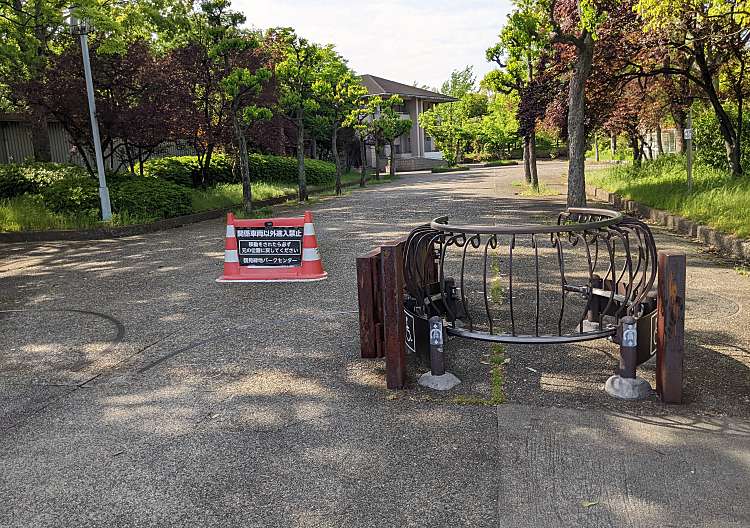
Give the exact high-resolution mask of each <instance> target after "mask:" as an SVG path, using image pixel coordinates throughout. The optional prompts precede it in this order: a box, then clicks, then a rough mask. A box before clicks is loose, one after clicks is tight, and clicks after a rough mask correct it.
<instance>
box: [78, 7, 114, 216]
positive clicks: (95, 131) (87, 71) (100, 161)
mask: <svg viewBox="0 0 750 528" xmlns="http://www.w3.org/2000/svg"><path fill="white" fill-rule="evenodd" d="M89 31H91V27H90V26H89V25H88V23H86V22H85V21H79V20H78V19H77V18H75V17H74V16H72V15H71V17H70V32H71V33H72V34H73V35H79V37H80V39H81V54H82V55H83V72H84V75H85V77H86V93H87V95H88V100H89V116H90V118H91V135H92V137H93V143H94V154H95V155H96V172H97V173H98V174H99V199H100V200H101V204H102V220H105V221H108V220H111V219H112V206H111V205H110V202H109V189H107V178H106V177H105V176H104V158H103V156H102V144H101V139H100V138H99V123H98V122H97V120H96V102H95V101H94V81H93V79H92V77H91V61H90V59H89V41H88V33H89Z"/></svg>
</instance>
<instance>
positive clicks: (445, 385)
mask: <svg viewBox="0 0 750 528" xmlns="http://www.w3.org/2000/svg"><path fill="white" fill-rule="evenodd" d="M459 383H461V380H460V379H458V378H457V377H456V376H454V375H453V374H451V373H450V372H446V373H445V374H443V375H442V376H433V374H432V372H431V371H430V372H425V373H424V374H422V375H421V376H419V384H420V385H422V386H423V387H427V388H428V389H434V390H439V391H447V390H451V389H452V388H453V387H455V386H456V385H458V384H459Z"/></svg>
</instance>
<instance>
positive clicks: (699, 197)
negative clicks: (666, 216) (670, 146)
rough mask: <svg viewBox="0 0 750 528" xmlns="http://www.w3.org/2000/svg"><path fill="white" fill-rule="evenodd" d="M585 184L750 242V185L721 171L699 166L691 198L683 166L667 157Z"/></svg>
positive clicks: (607, 172) (598, 175) (596, 175)
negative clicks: (747, 238)
mask: <svg viewBox="0 0 750 528" xmlns="http://www.w3.org/2000/svg"><path fill="white" fill-rule="evenodd" d="M586 181H587V182H588V183H590V184H592V185H596V186H597V187H601V188H603V189H607V190H609V191H611V192H616V193H618V194H621V195H622V196H624V197H626V198H629V199H631V200H635V201H637V202H641V203H643V204H646V205H650V206H652V207H656V208H657V209H664V210H666V211H670V212H672V213H675V214H678V215H680V216H684V217H685V218H689V219H690V220H693V221H695V222H700V223H702V224H706V225H709V226H711V227H713V228H716V229H719V230H721V231H724V232H727V233H732V234H735V235H737V236H739V237H750V180H748V179H747V178H742V179H740V180H732V179H731V178H730V177H729V175H728V174H727V173H725V172H723V171H720V170H717V169H714V168H710V167H705V166H700V165H698V166H696V167H695V170H694V171H693V192H692V193H688V192H687V170H686V168H685V160H684V159H683V158H681V157H678V156H665V157H663V158H660V159H658V160H656V161H651V162H645V163H644V164H643V165H642V167H641V168H635V167H632V166H630V165H627V166H617V167H613V168H610V169H603V170H596V171H591V172H589V173H588V174H587V175H586Z"/></svg>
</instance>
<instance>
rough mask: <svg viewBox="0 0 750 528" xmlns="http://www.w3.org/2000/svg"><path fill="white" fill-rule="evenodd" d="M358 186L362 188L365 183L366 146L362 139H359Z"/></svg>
mask: <svg viewBox="0 0 750 528" xmlns="http://www.w3.org/2000/svg"><path fill="white" fill-rule="evenodd" d="M359 158H360V159H359V170H360V174H359V186H360V187H364V186H365V184H366V183H367V146H366V145H365V140H364V138H359Z"/></svg>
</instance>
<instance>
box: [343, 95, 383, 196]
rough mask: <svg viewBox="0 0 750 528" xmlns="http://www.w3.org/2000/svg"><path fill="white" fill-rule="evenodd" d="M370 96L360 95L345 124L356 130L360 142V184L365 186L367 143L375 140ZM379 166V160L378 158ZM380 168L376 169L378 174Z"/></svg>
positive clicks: (373, 109)
mask: <svg viewBox="0 0 750 528" xmlns="http://www.w3.org/2000/svg"><path fill="white" fill-rule="evenodd" d="M371 99H372V98H370V97H366V94H363V95H362V96H360V97H359V99H358V101H357V104H356V107H355V108H354V109H353V110H352V111H351V112H350V113H349V115H347V116H346V118H345V119H344V121H343V126H345V127H349V128H351V129H352V130H354V134H355V135H356V137H357V143H358V144H359V158H360V176H359V186H360V187H364V186H365V184H366V183H367V144H368V142H370V143H372V142H374V138H373V132H374V129H373V126H372V120H373V118H374V112H375V109H376V108H374V107H373V106H372V105H371V104H370V102H371ZM376 166H377V160H376ZM378 172H379V170H377V171H376V174H377V173H378Z"/></svg>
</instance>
